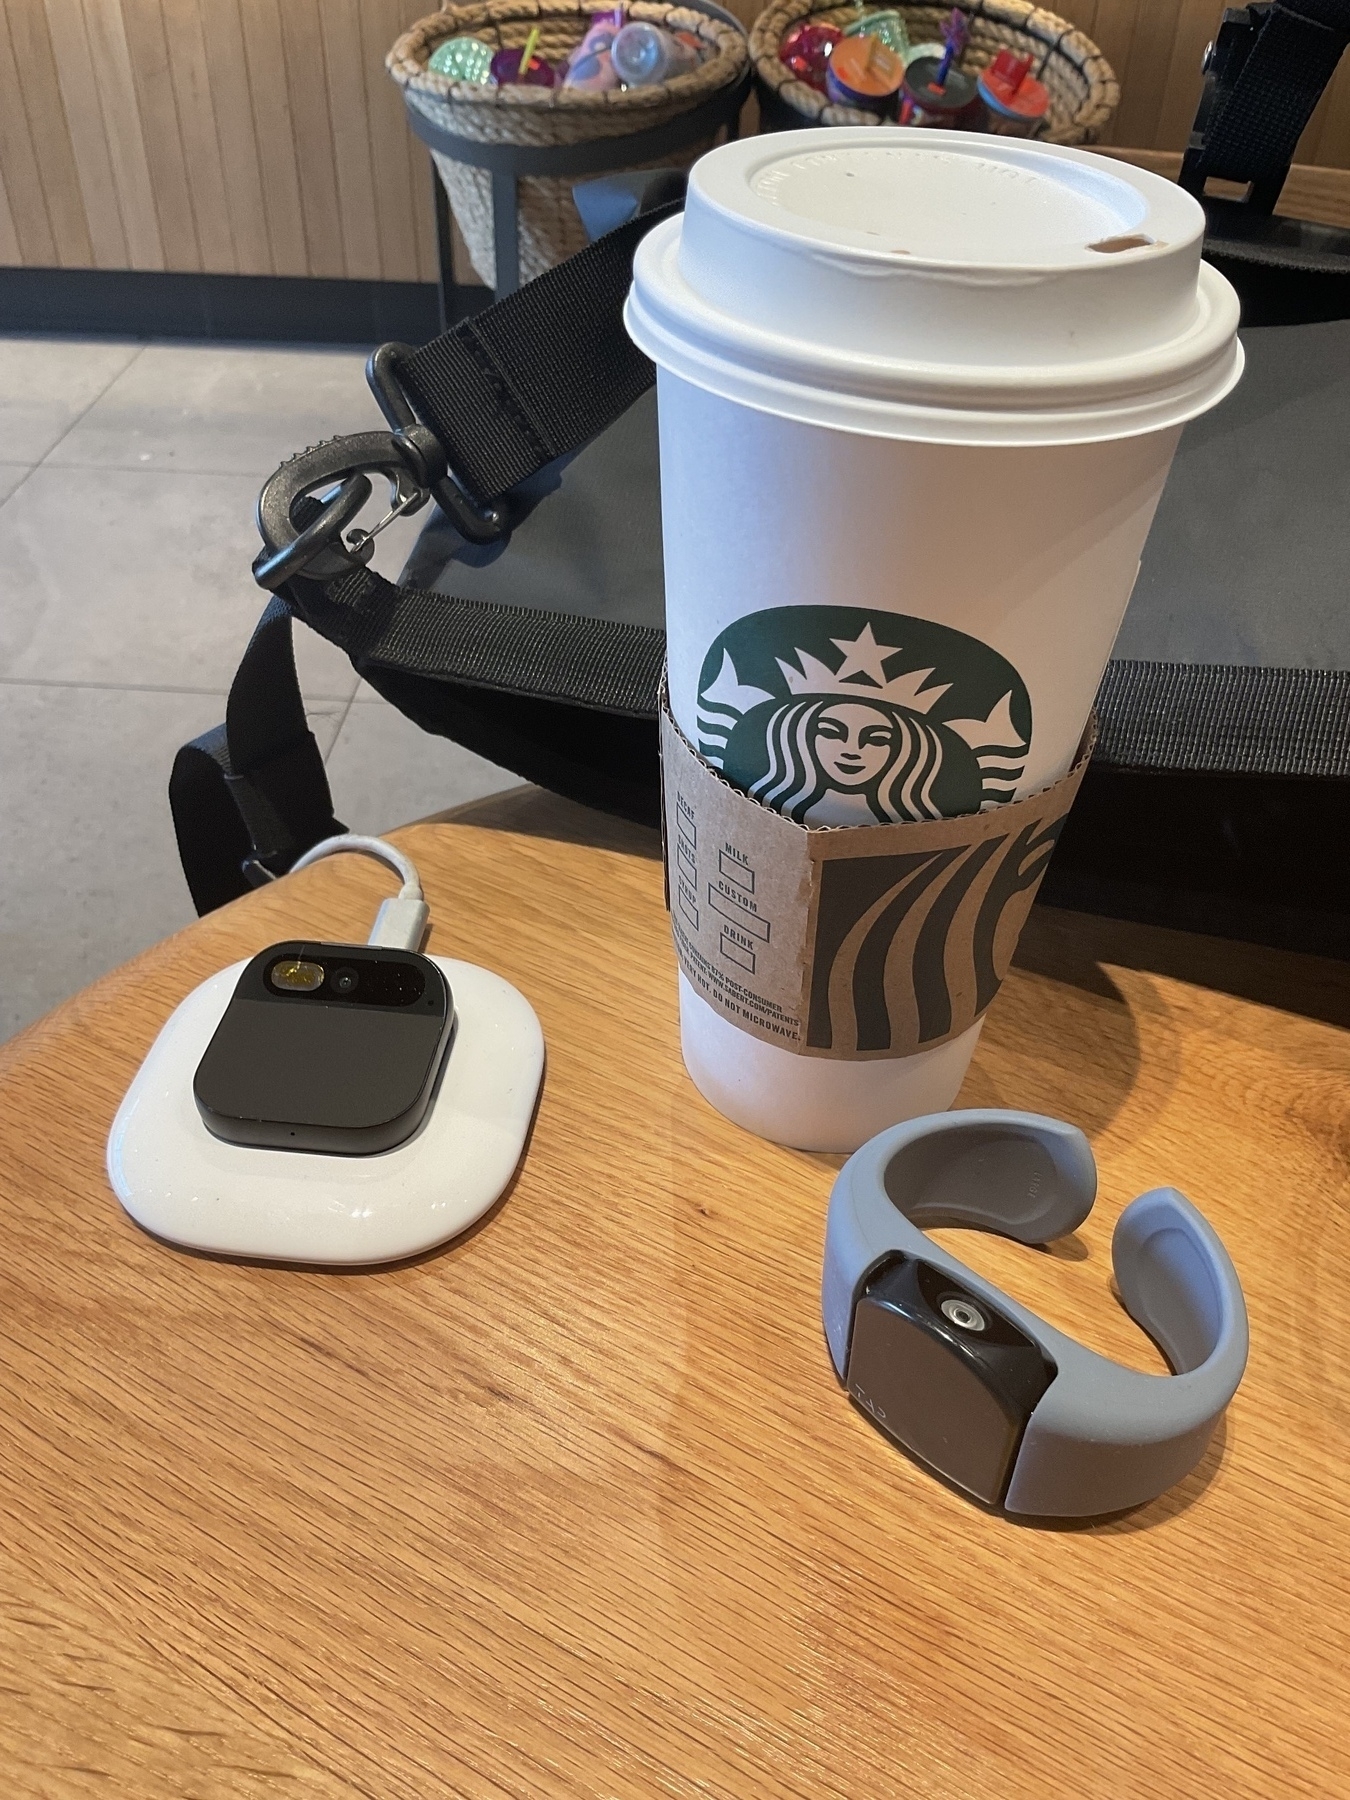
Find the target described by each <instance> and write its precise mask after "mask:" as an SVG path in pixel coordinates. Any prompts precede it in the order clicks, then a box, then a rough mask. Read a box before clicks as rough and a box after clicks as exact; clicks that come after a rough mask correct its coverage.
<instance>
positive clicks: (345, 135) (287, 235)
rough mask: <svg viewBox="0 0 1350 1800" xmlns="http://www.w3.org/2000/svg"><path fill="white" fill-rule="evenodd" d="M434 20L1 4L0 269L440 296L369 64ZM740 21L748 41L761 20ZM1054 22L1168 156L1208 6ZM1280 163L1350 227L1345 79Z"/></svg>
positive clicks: (1347, 69) (1070, 9)
mask: <svg viewBox="0 0 1350 1800" xmlns="http://www.w3.org/2000/svg"><path fill="white" fill-rule="evenodd" d="M435 10H436V9H435V5H434V3H433V0H0V264H5V265H14V264H23V265H27V266H30V267H37V268H54V267H61V268H100V269H150V270H155V269H172V270H181V271H196V270H204V271H208V272H211V273H224V274H240V275H314V276H345V277H348V278H351V279H371V280H374V279H383V280H386V281H431V280H434V279H435V276H436V254H435V235H434V226H433V214H432V209H431V189H430V164H429V160H428V158H427V155H426V152H425V150H424V149H423V148H422V146H421V145H420V144H419V143H418V142H417V140H416V139H415V138H414V137H413V135H412V133H411V132H410V131H409V130H408V127H407V124H406V121H405V119H404V115H403V103H402V99H401V96H400V94H399V92H398V89H397V88H396V87H395V86H394V83H393V82H392V81H391V80H390V79H389V77H388V75H387V74H386V73H385V70H384V56H385V52H386V51H387V50H388V49H389V47H390V45H391V44H392V43H393V41H394V39H395V38H396V37H397V36H398V35H399V34H400V32H402V31H404V30H405V29H406V28H407V27H408V26H409V25H410V24H412V22H413V21H414V20H415V19H418V18H421V17H423V16H424V15H425V14H426V13H428V12H433V11H435ZM734 10H735V11H736V12H737V13H738V14H739V15H740V16H741V17H742V18H743V19H744V20H745V21H746V23H747V24H748V23H749V22H750V21H751V20H753V18H754V17H755V15H756V13H757V12H758V11H759V0H734ZM1055 10H1056V11H1058V12H1060V13H1061V14H1062V15H1063V16H1065V17H1067V18H1068V19H1069V20H1070V21H1071V22H1072V23H1073V24H1075V25H1077V26H1078V27H1079V28H1080V29H1081V30H1083V31H1085V32H1086V33H1087V34H1088V36H1089V37H1090V38H1092V39H1093V40H1094V42H1096V43H1097V44H1098V45H1099V46H1100V47H1101V49H1102V52H1103V54H1104V55H1105V56H1106V58H1107V60H1108V61H1109V62H1110V63H1111V65H1112V67H1113V68H1114V69H1115V71H1116V73H1117V75H1118V76H1119V78H1120V82H1121V104H1120V110H1119V112H1118V113H1117V115H1116V117H1115V119H1114V120H1113V121H1112V124H1111V127H1110V129H1109V131H1108V132H1107V139H1108V141H1109V142H1110V143H1111V144H1115V145H1121V144H1123V145H1137V146H1139V147H1140V149H1141V152H1144V153H1150V152H1179V151H1180V150H1181V149H1182V147H1183V146H1184V145H1185V142H1186V137H1187V134H1188V132H1189V130H1190V126H1191V121H1192V119H1193V118H1194V116H1195V108H1196V104H1197V102H1198V100H1199V97H1200V86H1201V77H1200V56H1201V52H1202V51H1203V49H1204V47H1205V45H1206V43H1207V42H1208V41H1209V39H1210V38H1211V37H1212V36H1213V35H1214V32H1215V29H1216V28H1217V25H1218V20H1219V15H1220V12H1221V11H1222V6H1221V4H1220V0H1056V6H1055ZM1296 160H1297V163H1298V164H1299V165H1300V167H1299V171H1298V176H1297V177H1296V180H1301V186H1300V187H1299V198H1298V199H1297V200H1294V198H1293V197H1292V190H1291V196H1290V197H1289V199H1288V203H1287V207H1286V210H1288V211H1290V212H1293V213H1295V214H1298V215H1301V216H1305V217H1310V218H1314V219H1320V220H1323V221H1324V222H1326V223H1328V224H1341V223H1344V222H1345V221H1346V220H1347V219H1350V167H1347V165H1350V57H1347V58H1345V59H1344V60H1343V62H1342V66H1341V68H1340V69H1339V70H1338V72H1337V74H1336V76H1335V78H1334V80H1333V81H1332V82H1331V84H1330V85H1329V87H1328V89H1327V92H1326V94H1325V95H1324V96H1323V99H1322V102H1321V104H1320V105H1319V106H1318V108H1317V110H1316V112H1315V113H1314V115H1313V117H1312V120H1311V121H1310V123H1309V125H1308V128H1307V130H1306V131H1305V132H1304V134H1303V138H1302V140H1301V142H1300V144H1299V149H1298V155H1297V159H1296ZM1303 165H1309V166H1308V167H1306V168H1305V167H1304V166H1303ZM1312 165H1316V167H1315V168H1314V167H1312ZM1310 177H1311V179H1309V178H1310ZM466 274H467V268H466Z"/></svg>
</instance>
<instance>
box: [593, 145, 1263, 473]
mask: <svg viewBox="0 0 1350 1800" xmlns="http://www.w3.org/2000/svg"><path fill="white" fill-rule="evenodd" d="M1204 224H1205V220H1204V213H1203V211H1202V210H1201V208H1200V206H1199V204H1198V203H1197V202H1196V201H1195V200H1194V199H1192V197H1191V196H1190V195H1189V194H1187V193H1185V192H1184V191H1183V190H1182V189H1181V188H1178V187H1176V186H1175V185H1174V184H1173V183H1171V182H1169V181H1164V180H1163V179H1162V178H1161V177H1160V176H1157V175H1150V174H1148V173H1147V172H1146V171H1144V170H1142V169H1136V168H1133V167H1131V166H1130V165H1129V164H1128V163H1121V162H1115V161H1112V160H1109V159H1108V158H1106V157H1101V156H1093V155H1092V154H1090V153H1089V152H1087V151H1083V150H1070V149H1065V148H1063V147H1061V146H1058V145H1052V144H1037V143H1028V142H1026V141H1025V140H1019V139H1015V138H1000V137H986V136H978V135H975V134H972V133H968V132H959V131H929V130H918V129H902V128H895V127H880V128H877V127H872V126H861V127H855V128H848V129H842V130H828V131H826V130H821V131H813V132H810V133H802V132H788V133H783V134H780V135H775V136H768V137H758V138H747V139H744V140H741V141H739V142H736V143H731V144H726V145H724V146H723V147H722V148H721V149H718V150H714V151H712V152H710V153H709V154H708V155H707V156H705V157H703V158H702V160H701V161H699V162H698V163H696V164H695V165H694V168H693V171H692V174H691V176H690V181H689V195H688V199H687V201H686V204H685V210H684V213H683V215H682V217H681V218H678V219H672V220H668V221H667V222H666V223H665V224H663V225H659V226H657V227H656V228H655V229H654V230H653V231H651V232H649V233H648V235H647V236H646V237H645V238H644V239H643V241H642V243H641V245H640V246H639V249H638V253H637V257H636V259H635V261H634V266H633V287H632V291H631V293H630V295H629V298H628V304H627V308H626V311H625V319H626V322H627V325H628V330H629V333H630V335H631V336H632V338H633V339H634V341H635V342H636V343H637V344H638V346H639V347H640V348H641V349H642V350H644V351H645V352H646V353H647V355H648V356H650V357H651V358H652V359H653V360H654V361H655V362H656V363H658V364H660V365H661V366H662V367H663V368H666V369H669V370H671V371H672V372H673V373H675V374H677V375H679V376H681V377H683V378H684V379H685V380H687V381H690V382H693V383H694V384H695V385H696V386H698V387H702V388H706V389H709V390H711V391H712V392H713V393H716V394H721V395H723V396H725V397H726V398H728V399H732V400H738V401H741V402H742V403H744V404H745V405H747V406H752V407H756V408H758V409H760V410H761V411H766V412H772V413H776V414H779V415H781V416H784V417H787V418H795V419H802V420H805V421H807V422H808V423H812V424H821V425H829V426H834V427H837V428H839V429H843V430H851V431H859V432H864V433H867V434H868V435H872V436H880V437H900V438H918V439H926V440H930V441H933V442H937V443H962V444H976V443H983V444H1031V443H1042V444H1052V443H1057V444H1064V443H1085V442H1091V441H1094V440H1097V439H1102V438H1116V437H1130V436H1137V435H1138V434H1140V433H1142V432H1147V431H1159V430H1163V429H1165V428H1166V427H1169V426H1173V425H1179V424H1181V423H1183V422H1184V421H1185V420H1187V419H1191V418H1194V417H1195V416H1196V415H1197V414H1198V413H1201V412H1204V411H1206V410H1207V409H1208V408H1209V407H1211V406H1213V405H1214V403H1215V402H1216V401H1217V400H1220V399H1222V397H1223V396H1224V394H1226V393H1227V392H1228V391H1229V389H1230V388H1231V387H1232V386H1233V384H1234V383H1235V382H1236V381H1237V379H1238V376H1239V375H1240V374H1241V371H1242V350H1241V346H1240V345H1239V343H1238V341H1237V337H1236V331H1237V324H1238V300H1237V295H1236V294H1235V293H1234V292H1233V289H1232V288H1231V287H1230V286H1229V284H1228V282H1227V281H1225V280H1224V278H1223V276H1221V275H1220V274H1219V273H1218V272H1217V270H1215V269H1212V268H1210V267H1209V266H1208V264H1205V263H1202V262H1201V260H1200V246H1201V239H1202V236H1203V233H1204Z"/></svg>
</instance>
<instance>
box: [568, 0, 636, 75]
mask: <svg viewBox="0 0 1350 1800" xmlns="http://www.w3.org/2000/svg"><path fill="white" fill-rule="evenodd" d="M623 20H624V10H623V7H622V6H616V7H615V8H614V10H613V11H612V12H603V13H593V14H592V15H591V22H590V25H589V27H588V28H587V31H586V35H585V37H584V38H582V40H581V42H580V43H579V44H578V45H577V47H576V49H575V50H573V52H572V54H571V55H570V56H569V57H568V59H567V72H566V74H565V75H564V76H563V86H564V87H568V88H581V89H582V90H583V91H584V92H586V93H591V94H602V93H604V92H606V90H608V89H610V88H616V87H618V86H619V85H620V84H619V76H618V72H617V70H616V69H615V67H614V62H613V59H612V58H611V56H610V51H611V50H612V48H613V46H614V40H615V38H616V37H617V36H618V35H619V33H620V32H621V31H622V30H623Z"/></svg>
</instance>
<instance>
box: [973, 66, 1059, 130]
mask: <svg viewBox="0 0 1350 1800" xmlns="http://www.w3.org/2000/svg"><path fill="white" fill-rule="evenodd" d="M979 88H980V98H981V100H983V101H984V104H985V106H986V107H987V108H988V111H989V121H988V127H987V129H988V130H990V131H991V132H993V133H994V134H995V135H996V136H999V137H1033V136H1034V135H1035V133H1036V132H1037V131H1039V130H1040V128H1041V125H1042V124H1043V122H1044V120H1045V118H1046V115H1047V114H1048V113H1049V111H1050V96H1049V94H1048V93H1047V92H1046V89H1045V85H1044V83H1043V82H1039V81H1037V80H1036V78H1035V76H1034V75H1032V73H1031V58H1030V57H1029V56H1017V55H1015V54H1014V52H1013V51H1011V50H1000V51H999V53H998V55H997V56H996V57H995V58H994V60H993V62H991V63H990V65H989V67H988V68H987V69H985V70H984V72H983V73H982V74H981V76H980V81H979Z"/></svg>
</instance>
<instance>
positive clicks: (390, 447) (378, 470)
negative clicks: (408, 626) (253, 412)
mask: <svg viewBox="0 0 1350 1800" xmlns="http://www.w3.org/2000/svg"><path fill="white" fill-rule="evenodd" d="M419 464H421V466H419V467H418V468H416V469H414V468H413V467H411V466H410V461H409V457H408V455H407V453H406V452H405V451H404V450H403V448H402V447H401V446H400V444H399V443H398V441H397V439H396V438H395V436H394V435H393V434H392V433H390V432H387V431H363V432H358V433H357V434H356V435H354V436H352V437H343V438H333V439H332V440H331V441H330V442H328V443H326V444H316V445H314V447H313V448H312V449H309V450H302V451H301V452H300V454H299V455H298V456H293V457H291V459H290V461H289V462H284V463H283V464H282V465H281V467H280V468H279V469H278V470H277V472H276V473H275V474H274V475H272V476H271V477H270V478H269V479H268V481H267V482H266V483H265V485H264V487H263V490H262V492H261V494H259V496H258V531H259V534H260V536H261V537H262V541H263V547H262V549H261V550H260V551H259V553H258V555H257V557H256V558H255V560H254V563H253V576H254V579H255V580H256V581H257V582H258V584H259V586H260V587H265V588H268V589H271V590H272V591H274V592H275V590H276V589H277V588H280V587H284V586H285V584H286V583H287V582H288V581H290V580H292V579H293V577H295V576H297V575H305V576H308V577H309V578H310V579H311V580H315V581H332V580H334V579H335V578H336V577H338V576H341V575H347V574H350V573H352V572H353V571H354V570H356V569H358V568H362V567H364V565H365V564H366V563H368V562H369V561H370V558H371V556H372V555H373V553H374V541H373V540H374V538H375V536H376V533H377V532H379V531H382V530H383V529H384V527H385V526H386V525H387V524H388V523H389V522H390V520H391V519H392V518H396V517H397V516H398V515H399V514H400V513H405V512H416V511H417V509H418V507H419V506H424V505H425V504H426V502H427V500H428V499H430V497H431V494H430V488H429V485H428V483H427V482H426V480H425V465H424V461H423V459H421V458H419ZM371 475H383V476H385V477H386V479H387V480H388V482H389V494H390V510H389V512H388V513H387V514H386V515H385V517H384V518H383V519H381V520H380V522H379V523H378V524H377V525H375V526H374V527H373V528H372V529H371V530H370V531H356V532H352V533H351V534H350V536H347V535H346V534H347V531H348V527H349V526H350V525H351V524H352V523H353V522H354V520H355V519H356V517H357V515H358V514H359V513H360V511H361V509H362V507H364V506H365V504H366V502H367V501H368V500H369V499H370V496H371V492H372V489H371V484H370V481H369V479H368V477H369V476H371ZM335 486H336V492H334V493H330V494H328V495H327V496H326V498H324V499H323V500H319V499H318V498H317V495H318V494H319V493H320V492H322V491H323V490H326V489H331V488H334V487H335ZM306 501H307V502H309V504H308V506H304V505H303V503H304V502H306ZM315 506H318V507H319V511H318V512H317V513H316V512H314V510H313V509H314V507H315Z"/></svg>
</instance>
